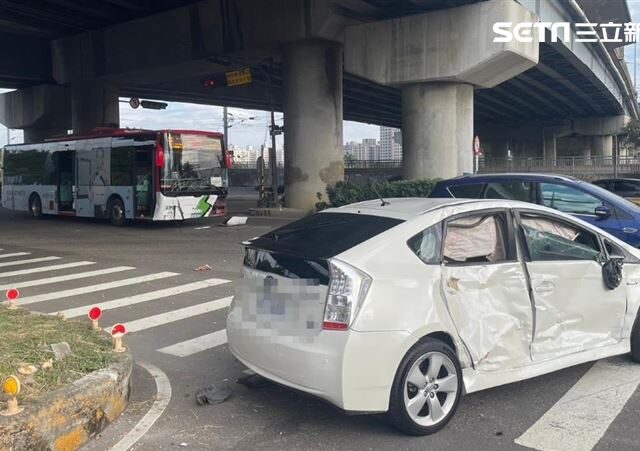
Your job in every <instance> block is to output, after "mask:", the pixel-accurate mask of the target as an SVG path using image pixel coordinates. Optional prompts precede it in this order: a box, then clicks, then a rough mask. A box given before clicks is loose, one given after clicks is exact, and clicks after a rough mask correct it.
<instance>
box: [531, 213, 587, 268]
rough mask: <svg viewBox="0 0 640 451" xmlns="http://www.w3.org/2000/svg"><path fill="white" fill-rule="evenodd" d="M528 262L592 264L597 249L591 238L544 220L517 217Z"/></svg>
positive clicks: (566, 226) (564, 225)
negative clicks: (529, 259) (577, 262)
mask: <svg viewBox="0 0 640 451" xmlns="http://www.w3.org/2000/svg"><path fill="white" fill-rule="evenodd" d="M521 224H522V230H523V232H524V238H525V241H526V245H527V249H528V250H529V257H530V258H531V261H548V260H596V258H597V257H598V255H599V254H600V246H599V244H598V239H597V237H596V235H595V234H593V233H591V232H589V231H587V230H584V229H582V228H580V227H577V226H574V225H572V224H569V223H566V222H564V221H560V220H556V219H553V218H549V217H546V216H533V215H531V216H530V215H526V214H523V215H521Z"/></svg>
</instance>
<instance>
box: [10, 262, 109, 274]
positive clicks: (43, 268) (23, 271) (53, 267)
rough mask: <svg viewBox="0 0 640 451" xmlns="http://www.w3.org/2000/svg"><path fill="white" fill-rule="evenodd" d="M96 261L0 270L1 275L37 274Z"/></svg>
mask: <svg viewBox="0 0 640 451" xmlns="http://www.w3.org/2000/svg"><path fill="white" fill-rule="evenodd" d="M95 264H96V262H90V261H81V262H72V263H64V264H62V265H51V266H40V267H39V268H30V269H20V270H18V271H7V272H0V277H13V276H23V275H26V274H35V273H39V272H48V271H56V270H58V269H67V268H77V267H78V266H87V265H95Z"/></svg>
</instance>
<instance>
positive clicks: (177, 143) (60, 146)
mask: <svg viewBox="0 0 640 451" xmlns="http://www.w3.org/2000/svg"><path fill="white" fill-rule="evenodd" d="M3 163H4V164H3V166H4V171H3V172H4V174H3V175H4V176H3V179H4V180H3V183H2V205H3V206H4V207H5V208H9V209H13V210H21V211H29V212H30V213H31V214H32V215H33V216H35V217H40V216H42V215H43V214H51V215H65V216H81V217H96V218H108V219H109V220H110V221H111V222H112V223H113V224H114V225H123V224H124V223H125V222H126V221H127V220H133V219H142V220H153V221H174V220H177V221H182V220H184V219H190V218H202V217H207V216H223V215H225V214H226V197H227V187H228V173H227V170H228V168H229V167H230V166H231V158H230V155H228V154H227V151H226V149H225V148H224V140H223V136H222V134H220V133H214V132H204V131H193V130H158V131H154V130H139V129H96V130H94V131H93V132H92V133H91V134H90V135H84V136H74V135H69V136H64V137H59V138H52V139H50V140H47V141H46V142H43V143H33V144H18V145H10V146H6V147H5V148H4V159H3Z"/></svg>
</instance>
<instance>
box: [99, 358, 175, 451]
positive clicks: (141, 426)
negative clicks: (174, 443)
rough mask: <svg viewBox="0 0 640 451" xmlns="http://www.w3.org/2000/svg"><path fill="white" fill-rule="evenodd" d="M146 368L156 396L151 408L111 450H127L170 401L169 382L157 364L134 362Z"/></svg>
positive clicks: (152, 423)
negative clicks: (154, 384)
mask: <svg viewBox="0 0 640 451" xmlns="http://www.w3.org/2000/svg"><path fill="white" fill-rule="evenodd" d="M136 363H137V364H138V365H140V366H141V367H142V368H144V369H145V370H147V372H148V373H149V374H150V375H151V377H152V378H153V379H154V380H155V381H156V397H155V401H154V402H153V404H152V405H151V408H150V409H149V410H148V411H147V413H145V414H144V416H143V417H142V418H141V419H140V421H138V424H136V425H135V426H134V427H133V429H131V431H129V433H128V434H127V435H125V436H124V437H123V438H122V439H120V441H119V442H118V443H116V444H115V445H114V446H113V448H111V451H128V450H129V449H131V447H132V446H134V445H135V444H136V442H138V440H140V439H141V438H142V437H143V436H144V434H146V433H147V432H148V431H149V429H151V426H153V425H154V424H155V422H156V421H158V418H160V417H161V416H162V414H163V413H164V411H165V409H166V408H167V406H168V405H169V401H171V383H170V382H169V378H168V377H167V375H166V374H165V373H164V372H163V371H162V370H161V369H160V368H158V367H157V366H155V365H152V364H150V363H147V362H144V361H141V360H138V361H137V362H136Z"/></svg>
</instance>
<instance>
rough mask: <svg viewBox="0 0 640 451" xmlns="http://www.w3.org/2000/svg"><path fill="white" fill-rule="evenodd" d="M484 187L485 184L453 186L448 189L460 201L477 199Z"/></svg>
mask: <svg viewBox="0 0 640 451" xmlns="http://www.w3.org/2000/svg"><path fill="white" fill-rule="evenodd" d="M483 187H484V184H483V183H476V184H472V185H453V186H450V187H449V188H447V189H448V190H449V192H450V193H451V195H452V196H453V197H457V198H460V199H477V198H478V197H480V192H481V191H482V188H483Z"/></svg>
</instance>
